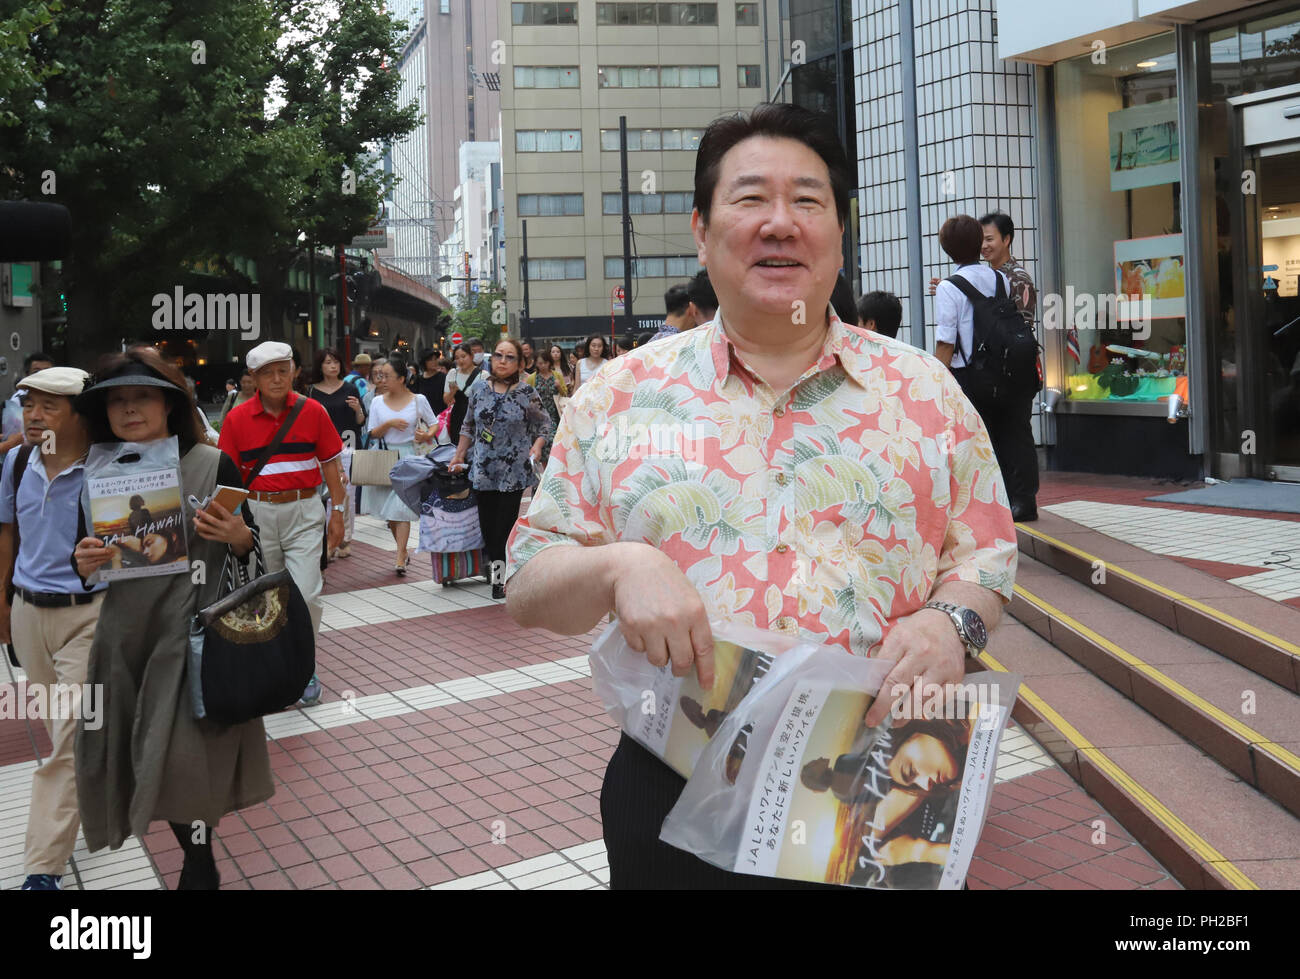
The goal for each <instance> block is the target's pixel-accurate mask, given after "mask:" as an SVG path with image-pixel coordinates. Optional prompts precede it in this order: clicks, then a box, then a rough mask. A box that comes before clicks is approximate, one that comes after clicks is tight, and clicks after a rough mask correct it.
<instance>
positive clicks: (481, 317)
mask: <svg viewBox="0 0 1300 979" xmlns="http://www.w3.org/2000/svg"><path fill="white" fill-rule="evenodd" d="M505 310H506V294H505V291H504V290H503V289H499V288H497V287H495V286H491V287H488V288H481V289H479V291H478V292H472V293H469V294H468V295H465V296H461V297H459V298H458V299H457V305H456V309H455V311H454V312H453V313H452V314H451V320H452V327H451V330H452V332H453V333H461V334H463V335H464V337H465V339H466V340H469V339H470V338H471V337H478V338H479V339H480V340H482V341H483V342H484V343H487V344H494V343H496V341H497V340H498V339H500V337H501V328H502V326H504V325H505V322H506V320H505V315H506V313H505Z"/></svg>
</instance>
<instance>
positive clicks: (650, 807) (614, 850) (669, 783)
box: [600, 734, 844, 890]
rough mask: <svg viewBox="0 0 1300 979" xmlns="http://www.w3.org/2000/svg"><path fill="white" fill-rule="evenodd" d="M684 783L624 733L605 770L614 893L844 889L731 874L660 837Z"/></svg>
mask: <svg viewBox="0 0 1300 979" xmlns="http://www.w3.org/2000/svg"><path fill="white" fill-rule="evenodd" d="M685 787H686V780H685V779H684V778H682V777H681V776H680V775H678V774H677V773H676V772H674V771H673V770H672V769H671V768H669V767H668V766H667V765H665V764H664V763H663V762H662V761H660V760H659V759H658V758H656V757H655V756H654V755H652V754H650V752H648V751H646V750H645V748H642V747H641V746H640V745H639V744H637V743H636V742H635V741H633V740H632V739H631V738H629V737H628V736H627V735H626V734H624V735H623V737H622V740H620V741H619V743H618V748H617V749H616V750H615V752H614V757H612V758H611V759H610V760H609V767H608V768H607V769H605V783H604V785H602V786H601V789H600V819H601V823H602V824H603V826H604V835H605V849H606V851H607V852H608V854H609V886H610V888H611V889H613V890H632V889H638V888H640V889H646V888H654V889H687V888H689V889H693V890H694V889H706V888H707V889H709V890H843V889H844V888H839V887H832V886H831V885H828V884H809V883H805V882H803V881H797V880H777V879H774V878H768V877H755V876H752V875H750V874H733V873H729V872H728V871H725V870H719V869H718V868H717V867H715V866H713V865H712V864H708V863H705V862H704V861H703V860H701V859H700V858H699V857H696V856H692V855H691V854H689V853H687V852H686V851H685V850H679V849H677V848H676V847H674V846H669V845H668V844H667V843H664V842H663V841H661V840H660V839H659V829H660V827H661V826H663V822H664V819H665V818H666V817H667V815H668V812H669V810H671V809H672V807H673V806H674V805H675V804H676V802H677V797H678V796H680V795H681V794H682V789H684V788H685Z"/></svg>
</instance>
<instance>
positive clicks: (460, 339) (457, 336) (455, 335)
mask: <svg viewBox="0 0 1300 979" xmlns="http://www.w3.org/2000/svg"><path fill="white" fill-rule="evenodd" d="M464 339H465V338H464V337H463V336H461V335H460V334H459V333H453V334H452V335H451V342H452V343H454V344H455V345H456V346H460V345H461V343H462V342H463V341H464Z"/></svg>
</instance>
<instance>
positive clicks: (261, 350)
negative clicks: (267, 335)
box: [246, 340, 293, 371]
mask: <svg viewBox="0 0 1300 979" xmlns="http://www.w3.org/2000/svg"><path fill="white" fill-rule="evenodd" d="M279 360H290V361H291V360H293V348H292V347H290V346H289V345H288V344H287V343H280V342H279V341H278V340H267V341H266V342H265V343H259V344H258V345H257V346H256V347H254V348H253V349H252V350H250V351H249V352H248V357H247V360H246V362H247V364H248V369H249V370H250V371H255V370H258V369H260V368H262V367H265V366H266V365H267V364H274V363H275V362H276V361H279Z"/></svg>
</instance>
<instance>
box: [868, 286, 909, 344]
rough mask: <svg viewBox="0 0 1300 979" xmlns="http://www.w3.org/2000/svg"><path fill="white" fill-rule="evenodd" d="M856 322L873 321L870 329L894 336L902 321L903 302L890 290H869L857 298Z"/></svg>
mask: <svg viewBox="0 0 1300 979" xmlns="http://www.w3.org/2000/svg"><path fill="white" fill-rule="evenodd" d="M858 322H859V323H861V324H862V325H863V326H866V325H867V323H868V322H871V323H875V326H874V327H872V329H874V330H875V331H876V332H877V333H883V334H884V335H885V336H887V337H896V336H898V328H899V327H900V326H901V325H902V323H903V304H902V303H901V302H899V299H898V297H897V296H895V295H894V294H893V293H892V292H881V291H879V290H876V291H875V292H869V293H867V294H866V295H865V296H863V297H862V298H861V299H859V300H858Z"/></svg>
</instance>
